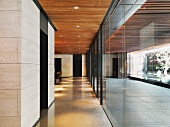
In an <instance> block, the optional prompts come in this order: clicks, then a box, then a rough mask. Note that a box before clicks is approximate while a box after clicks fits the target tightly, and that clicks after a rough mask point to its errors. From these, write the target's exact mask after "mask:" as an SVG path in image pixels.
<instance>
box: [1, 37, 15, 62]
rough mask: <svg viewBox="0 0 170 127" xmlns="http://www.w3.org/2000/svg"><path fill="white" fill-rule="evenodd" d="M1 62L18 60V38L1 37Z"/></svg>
mask: <svg viewBox="0 0 170 127" xmlns="http://www.w3.org/2000/svg"><path fill="white" fill-rule="evenodd" d="M0 45H1V46H0V63H17V62H18V47H17V46H18V39H17V38H0Z"/></svg>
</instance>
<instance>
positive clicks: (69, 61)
mask: <svg viewBox="0 0 170 127" xmlns="http://www.w3.org/2000/svg"><path fill="white" fill-rule="evenodd" d="M55 58H62V61H61V62H62V65H61V66H62V77H71V76H73V55H69V54H68V55H65V54H60V55H57V54H56V55H55Z"/></svg>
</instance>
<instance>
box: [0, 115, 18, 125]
mask: <svg viewBox="0 0 170 127" xmlns="http://www.w3.org/2000/svg"><path fill="white" fill-rule="evenodd" d="M20 126H21V117H0V127H20Z"/></svg>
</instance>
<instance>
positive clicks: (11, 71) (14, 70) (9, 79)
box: [0, 64, 21, 89]
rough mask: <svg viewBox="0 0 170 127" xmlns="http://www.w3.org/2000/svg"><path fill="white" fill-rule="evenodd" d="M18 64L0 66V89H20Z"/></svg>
mask: <svg viewBox="0 0 170 127" xmlns="http://www.w3.org/2000/svg"><path fill="white" fill-rule="evenodd" d="M20 69H21V68H20V64H0V70H1V71H0V84H1V85H0V89H20V83H21V81H20V80H21V73H20Z"/></svg>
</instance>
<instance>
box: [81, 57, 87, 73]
mask: <svg viewBox="0 0 170 127" xmlns="http://www.w3.org/2000/svg"><path fill="white" fill-rule="evenodd" d="M82 76H86V55H82Z"/></svg>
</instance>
